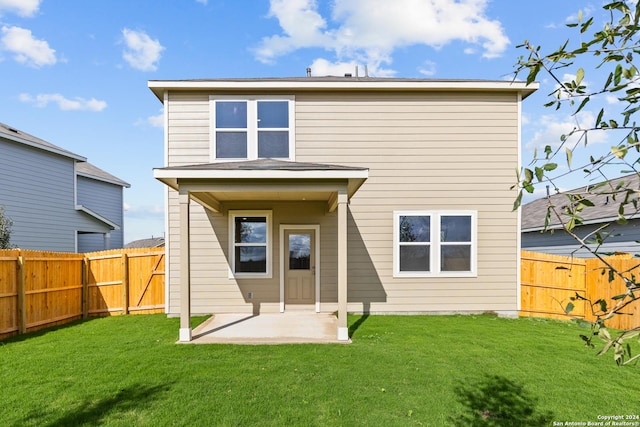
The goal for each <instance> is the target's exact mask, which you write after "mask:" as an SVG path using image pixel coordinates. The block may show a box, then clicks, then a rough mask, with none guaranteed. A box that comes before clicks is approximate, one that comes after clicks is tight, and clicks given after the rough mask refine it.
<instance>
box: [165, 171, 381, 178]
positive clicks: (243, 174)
mask: <svg viewBox="0 0 640 427" xmlns="http://www.w3.org/2000/svg"><path fill="white" fill-rule="evenodd" d="M153 176H154V178H156V179H162V178H165V179H166V178H173V179H300V178H302V179H352V178H361V179H366V178H368V177H369V171H368V170H367V169H363V170H353V171H350V170H347V171H345V170H312V171H292V170H188V169H173V170H163V169H154V170H153Z"/></svg>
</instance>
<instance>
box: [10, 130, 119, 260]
mask: <svg viewBox="0 0 640 427" xmlns="http://www.w3.org/2000/svg"><path fill="white" fill-rule="evenodd" d="M0 183H2V185H0V205H1V206H4V207H5V213H6V215H7V216H8V217H9V218H11V220H12V221H13V227H12V233H11V244H12V245H13V246H16V247H19V248H22V249H34V250H45V251H59V252H91V251H96V250H104V249H112V248H121V247H122V246H123V244H124V242H123V189H124V188H128V187H130V185H129V184H128V183H126V182H125V181H122V180H121V179H119V178H116V177H115V176H113V175H111V174H109V173H107V172H105V171H103V170H101V169H99V168H97V167H95V166H93V165H92V164H90V163H87V159H86V158H84V157H82V156H80V155H78V154H75V153H72V152H70V151H67V150H65V149H63V148H60V147H57V146H55V145H53V144H51V143H49V142H47V141H44V140H42V139H40V138H36V137H34V136H32V135H29V134H27V133H25V132H22V131H20V130H17V129H14V128H12V127H10V126H7V125H5V124H2V123H0Z"/></svg>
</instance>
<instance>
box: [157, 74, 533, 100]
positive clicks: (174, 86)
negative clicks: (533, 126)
mask: <svg viewBox="0 0 640 427" xmlns="http://www.w3.org/2000/svg"><path fill="white" fill-rule="evenodd" d="M148 85H149V89H151V91H152V92H153V93H154V94H155V95H156V97H157V98H158V99H159V100H160V101H164V92H165V90H225V91H234V90H235V91H242V90H245V91H246V90H277V91H282V90H296V91H305V90H313V91H322V90H340V91H363V90H367V91H370V90H408V91H507V92H519V93H521V94H522V98H523V99H524V98H526V97H527V96H529V95H531V94H532V93H533V92H535V91H536V90H537V89H538V83H535V82H534V83H532V84H529V85H527V84H526V83H525V82H521V81H515V80H457V79H407V78H379V77H349V76H345V77H333V76H327V77H273V78H244V79H239V78H231V79H193V80H150V81H149V82H148Z"/></svg>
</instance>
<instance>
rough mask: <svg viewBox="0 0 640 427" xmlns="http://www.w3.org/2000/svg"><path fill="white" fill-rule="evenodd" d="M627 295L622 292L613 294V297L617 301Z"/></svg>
mask: <svg viewBox="0 0 640 427" xmlns="http://www.w3.org/2000/svg"><path fill="white" fill-rule="evenodd" d="M626 296H627V294H620V295H615V296H612V297H611V299H612V300H614V301H616V300H619V299H623V298H624V297H626Z"/></svg>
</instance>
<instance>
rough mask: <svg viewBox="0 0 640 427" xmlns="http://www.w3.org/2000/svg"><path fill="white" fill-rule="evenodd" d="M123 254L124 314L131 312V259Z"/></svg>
mask: <svg viewBox="0 0 640 427" xmlns="http://www.w3.org/2000/svg"><path fill="white" fill-rule="evenodd" d="M128 258H129V257H128V256H127V254H126V253H123V254H122V314H129V260H128Z"/></svg>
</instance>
